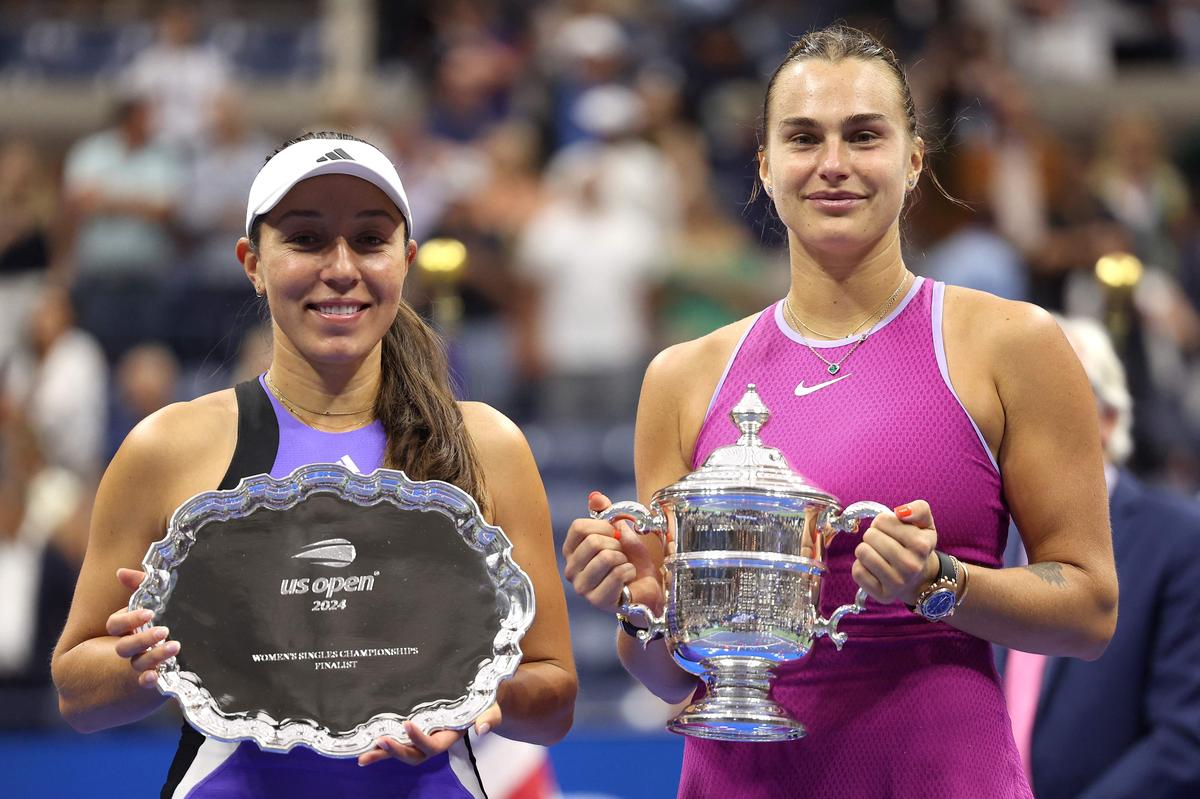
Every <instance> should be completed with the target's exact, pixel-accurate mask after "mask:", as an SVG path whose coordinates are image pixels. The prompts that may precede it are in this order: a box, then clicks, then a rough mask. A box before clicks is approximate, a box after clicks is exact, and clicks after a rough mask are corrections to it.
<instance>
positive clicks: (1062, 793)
mask: <svg viewBox="0 0 1200 799" xmlns="http://www.w3.org/2000/svg"><path fill="white" fill-rule="evenodd" d="M1059 324H1060V325H1061V326H1062V328H1063V330H1064V332H1065V333H1066V334H1067V338H1068V340H1069V341H1070V342H1071V345H1072V347H1073V348H1074V349H1075V352H1076V354H1078V356H1079V359H1080V360H1081V361H1082V363H1083V367H1084V370H1085V371H1086V373H1087V375H1088V380H1089V382H1090V383H1091V384H1092V390H1093V392H1094V393H1095V395H1096V403H1097V405H1098V406H1099V410H1100V433H1101V438H1102V442H1103V445H1104V454H1105V461H1106V467H1105V475H1106V478H1107V482H1108V490H1109V502H1110V507H1111V517H1112V533H1113V549H1114V554H1115V557H1116V563H1117V574H1118V578H1119V580H1120V584H1121V595H1120V600H1119V603H1120V604H1119V608H1118V616H1117V630H1116V633H1115V634H1114V635H1113V638H1112V641H1111V642H1110V643H1109V645H1108V649H1107V651H1106V652H1105V653H1104V656H1103V657H1101V658H1100V659H1099V660H1096V661H1093V662H1090V663H1089V662H1085V661H1082V660H1076V659H1073V658H1057V657H1045V656H1043V655H1035V654H1031V653H1028V652H1016V651H1010V652H1008V653H1007V663H1006V669H1005V693H1006V695H1007V698H1008V703H1009V713H1010V715H1011V716H1012V720H1013V731H1014V734H1015V737H1016V740H1017V745H1018V748H1020V749H1021V752H1022V756H1023V758H1024V760H1025V765H1026V769H1027V770H1028V771H1029V772H1030V775H1031V780H1032V783H1033V787H1034V792H1035V793H1036V795H1037V796H1038V799H1083V798H1084V797H1087V799H1101V797H1127V796H1139V797H1164V799H1167V798H1169V797H1185V796H1197V795H1200V669H1198V668H1197V663H1198V662H1200V625H1197V623H1196V620H1197V619H1198V618H1200V505H1198V504H1197V503H1196V502H1195V501H1194V500H1189V499H1187V498H1185V497H1183V496H1180V495H1176V494H1173V493H1170V492H1167V491H1163V490H1160V489H1154V488H1150V487H1149V486H1145V485H1143V484H1142V483H1140V482H1139V481H1138V480H1137V479H1135V478H1134V477H1133V475H1132V474H1130V473H1129V472H1128V471H1126V470H1125V469H1124V468H1122V464H1124V462H1125V460H1126V459H1127V458H1128V457H1129V454H1130V451H1131V450H1132V440H1131V437H1130V429H1131V417H1132V400H1131V398H1130V396H1129V391H1128V388H1127V386H1126V384H1125V374H1124V370H1123V369H1122V367H1121V362H1120V361H1119V360H1118V359H1117V356H1116V353H1115V352H1114V351H1113V348H1112V344H1111V343H1110V342H1109V339H1108V336H1107V334H1106V333H1105V332H1104V330H1103V328H1101V327H1100V326H1099V325H1098V324H1096V323H1095V322H1093V321H1091V320H1089V319H1083V318H1073V319H1065V320H1059ZM1013 538H1015V536H1013ZM1019 547H1020V542H1019V540H1017V541H1012V540H1010V548H1019ZM1022 554H1023V553H1022ZM1018 557H1019V556H1018Z"/></svg>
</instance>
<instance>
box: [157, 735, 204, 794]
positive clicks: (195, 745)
mask: <svg viewBox="0 0 1200 799" xmlns="http://www.w3.org/2000/svg"><path fill="white" fill-rule="evenodd" d="M203 743H204V736H203V735H201V734H200V733H198V732H196V730H195V729H193V728H192V725H190V724H188V723H187V722H186V721H185V722H183V729H182V730H180V733H179V746H177V747H176V748H175V758H174V759H173V760H172V761H171V768H170V770H169V771H168V772H167V781H166V783H164V784H163V787H162V791H160V792H159V794H158V799H171V797H172V796H173V795H174V793H175V789H176V788H178V787H179V783H181V782H183V778H184V776H185V775H186V774H187V773H188V769H190V768H191V767H192V761H194V760H195V759H196V754H197V753H198V752H199V751H200V746H201V744H203Z"/></svg>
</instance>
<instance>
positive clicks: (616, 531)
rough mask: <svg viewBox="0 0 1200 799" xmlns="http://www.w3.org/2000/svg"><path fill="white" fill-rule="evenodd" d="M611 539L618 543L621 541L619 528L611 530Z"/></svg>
mask: <svg viewBox="0 0 1200 799" xmlns="http://www.w3.org/2000/svg"><path fill="white" fill-rule="evenodd" d="M613 538H615V539H617V540H618V541H620V540H621V528H619V527H614V528H613Z"/></svg>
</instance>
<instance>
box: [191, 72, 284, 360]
mask: <svg viewBox="0 0 1200 799" xmlns="http://www.w3.org/2000/svg"><path fill="white" fill-rule="evenodd" d="M209 115H210V117H211V120H212V135H211V136H210V137H209V138H207V139H205V140H204V141H203V142H202V143H201V144H200V146H199V149H198V150H197V151H196V156H195V158H194V159H193V160H192V162H191V166H190V170H189V173H188V180H187V188H186V190H185V192H184V196H186V197H187V214H185V215H183V216H182V217H181V219H180V225H181V227H182V232H183V233H184V234H185V236H186V241H187V244H188V248H187V252H188V255H187V257H186V258H184V259H183V269H182V270H180V271H179V273H178V274H176V275H175V280H174V281H173V291H172V295H173V296H172V301H171V309H172V311H171V319H172V320H173V324H172V329H171V334H172V335H171V336H170V340H171V342H172V345H173V349H174V350H175V352H176V353H177V354H178V355H179V356H180V357H181V358H184V359H191V360H197V361H198V360H201V359H203V358H207V357H209V356H210V355H212V356H215V357H216V359H217V360H218V362H220V361H223V360H224V359H225V358H228V357H229V356H231V355H233V353H234V352H235V351H236V348H237V346H238V343H239V342H240V340H241V337H242V335H243V334H244V333H245V331H246V330H247V329H248V328H249V327H250V326H252V325H253V324H254V323H255V322H256V321H258V318H259V315H258V313H257V312H256V311H257V309H256V307H255V306H254V304H253V303H252V302H250V301H249V300H248V299H247V297H246V281H245V279H244V278H243V277H242V275H241V273H240V272H238V270H237V269H235V268H233V266H234V264H235V263H236V258H235V256H234V252H233V248H232V247H230V246H229V242H230V241H236V240H237V237H238V235H239V234H240V231H241V229H242V225H243V224H244V221H245V220H244V219H242V211H241V210H240V206H241V204H242V203H243V202H244V201H245V198H246V195H247V194H249V192H250V181H251V179H252V176H253V175H254V173H255V172H256V171H257V170H258V168H259V167H260V166H261V165H262V160H263V157H262V154H263V153H264V152H270V149H271V148H270V146H269V142H268V140H267V138H266V136H265V135H264V134H263V133H262V132H260V131H258V130H255V129H253V128H251V127H250V126H249V125H248V124H247V122H246V119H245V105H244V103H243V102H242V100H241V98H240V97H239V96H238V95H237V94H235V93H234V92H224V93H222V94H220V95H218V96H217V97H216V98H215V99H214V101H213V104H212V106H211V107H210V108H209ZM218 350H219V351H218Z"/></svg>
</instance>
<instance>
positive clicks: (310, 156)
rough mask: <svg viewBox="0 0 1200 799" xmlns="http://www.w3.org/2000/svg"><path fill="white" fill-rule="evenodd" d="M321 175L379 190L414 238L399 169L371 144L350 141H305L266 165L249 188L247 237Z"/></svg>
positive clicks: (296, 144) (297, 143) (277, 154)
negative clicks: (301, 186)
mask: <svg viewBox="0 0 1200 799" xmlns="http://www.w3.org/2000/svg"><path fill="white" fill-rule="evenodd" d="M318 175H353V176H354V177H356V178H362V179H363V180H365V181H368V182H370V183H373V184H375V185H376V186H378V187H379V188H380V189H381V190H382V191H383V193H384V194H386V195H387V196H388V197H389V198H390V199H391V201H392V202H394V203H395V204H396V207H397V208H398V209H400V214H401V215H402V216H403V217H404V227H405V229H406V230H407V231H408V237H409V238H412V236H413V224H412V212H411V211H409V209H408V195H406V194H405V193H404V184H403V183H401V182H400V175H398V174H397V173H396V167H394V166H392V162H391V161H389V160H388V158H387V156H386V155H384V154H383V153H381V152H380V151H379V150H377V149H375V148H374V147H373V146H371V145H370V144H367V143H366V142H361V141H354V140H351V139H306V140H304V141H301V142H296V143H295V144H293V145H292V146H290V147H288V148H286V149H284V150H281V151H280V152H278V153H276V154H275V155H274V157H272V158H271V160H270V161H267V163H266V164H265V165H263V168H262V169H260V170H259V171H258V175H257V177H255V178H254V183H253V184H252V185H251V186H250V199H249V201H248V202H247V203H246V235H247V236H249V235H250V227H251V226H252V225H253V224H254V219H255V217H258V216H261V215H263V214H265V213H267V212H269V211H270V210H271V209H272V208H274V207H275V206H276V205H278V204H279V201H280V200H282V199H283V197H284V195H285V194H287V193H288V192H289V191H291V190H292V187H293V186H295V185H296V184H297V183H299V182H300V181H302V180H307V179H308V178H315V177H317V176H318Z"/></svg>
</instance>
